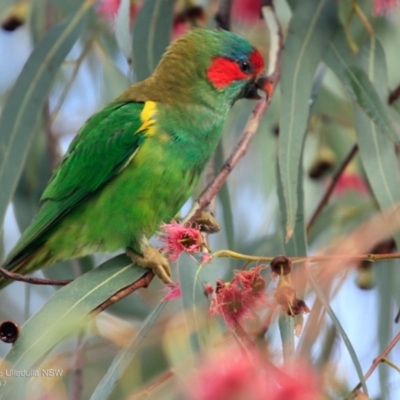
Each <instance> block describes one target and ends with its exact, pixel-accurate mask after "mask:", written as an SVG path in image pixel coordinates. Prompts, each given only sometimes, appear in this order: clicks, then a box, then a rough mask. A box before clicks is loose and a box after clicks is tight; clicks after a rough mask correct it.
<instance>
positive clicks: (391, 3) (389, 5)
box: [372, 0, 400, 15]
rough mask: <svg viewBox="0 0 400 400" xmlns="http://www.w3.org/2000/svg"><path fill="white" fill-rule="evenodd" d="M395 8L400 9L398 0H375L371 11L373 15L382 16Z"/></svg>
mask: <svg viewBox="0 0 400 400" xmlns="http://www.w3.org/2000/svg"><path fill="white" fill-rule="evenodd" d="M395 7H400V0H375V1H374V7H373V10H372V11H373V13H374V14H375V15H384V14H387V13H388V12H389V11H390V10H392V9H393V8H395Z"/></svg>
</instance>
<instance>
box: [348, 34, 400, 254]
mask: <svg viewBox="0 0 400 400" xmlns="http://www.w3.org/2000/svg"><path fill="white" fill-rule="evenodd" d="M362 55H364V56H363V57H362V60H361V61H362V64H363V65H364V66H365V68H366V69H367V73H368V77H369V79H370V80H371V81H372V82H373V83H374V84H375V87H377V88H385V87H386V82H387V77H386V69H387V68H386V61H385V54H384V51H383V48H382V45H381V44H380V42H379V40H378V39H377V38H375V37H373V38H372V40H371V41H370V42H369V45H368V46H366V47H365V49H363V52H362ZM378 90H379V89H378ZM380 91H381V97H384V95H385V93H384V90H380ZM354 103H355V104H354V123H355V128H356V133H357V142H358V146H359V149H360V156H361V161H362V164H363V167H364V170H365V173H366V175H367V178H368V181H369V183H370V185H371V188H372V191H373V194H374V196H375V198H376V200H377V201H378V204H379V207H380V208H381V210H386V209H388V208H389V207H394V206H395V205H396V204H398V203H399V202H400V171H399V167H398V160H397V156H396V150H395V145H394V143H393V141H392V140H391V139H389V138H388V137H387V136H386V135H383V134H382V132H381V129H380V127H379V126H378V125H376V124H375V123H374V121H373V120H371V119H370V118H368V116H367V115H366V114H365V113H364V112H363V110H362V109H361V107H360V106H359V105H358V104H357V103H356V102H355V101H354ZM398 218H400V215H398ZM394 237H395V238H396V243H397V247H398V248H400V234H399V233H397V234H395V235H394ZM371 250H372V249H371Z"/></svg>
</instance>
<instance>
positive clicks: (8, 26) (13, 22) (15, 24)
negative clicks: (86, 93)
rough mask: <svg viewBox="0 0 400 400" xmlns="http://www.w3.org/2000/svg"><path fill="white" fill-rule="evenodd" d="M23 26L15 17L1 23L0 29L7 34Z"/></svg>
mask: <svg viewBox="0 0 400 400" xmlns="http://www.w3.org/2000/svg"><path fill="white" fill-rule="evenodd" d="M23 24H24V21H23V20H21V19H19V18H17V17H9V18H7V19H6V20H4V21H3V22H2V23H1V28H2V29H3V30H5V31H7V32H13V31H15V30H16V29H18V28H19V27H20V26H22V25H23Z"/></svg>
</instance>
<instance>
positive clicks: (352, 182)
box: [333, 172, 369, 196]
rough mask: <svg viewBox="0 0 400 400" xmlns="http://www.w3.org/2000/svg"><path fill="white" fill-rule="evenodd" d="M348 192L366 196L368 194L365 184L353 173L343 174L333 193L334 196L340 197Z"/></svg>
mask: <svg viewBox="0 0 400 400" xmlns="http://www.w3.org/2000/svg"><path fill="white" fill-rule="evenodd" d="M350 191H354V192H357V193H359V194H360V195H367V194H368V192H369V190H368V186H367V184H366V183H365V181H364V180H363V179H362V178H361V177H360V175H357V174H355V173H354V172H345V173H344V174H343V175H342V176H341V177H340V178H339V181H338V182H337V184H336V186H335V188H334V190H333V193H334V194H335V195H336V196H341V195H343V194H345V193H348V192H350Z"/></svg>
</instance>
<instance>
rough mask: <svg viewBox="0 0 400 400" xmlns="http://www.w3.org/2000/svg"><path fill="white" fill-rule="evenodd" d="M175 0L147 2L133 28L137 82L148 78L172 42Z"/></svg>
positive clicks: (147, 0) (150, 0)
mask: <svg viewBox="0 0 400 400" xmlns="http://www.w3.org/2000/svg"><path fill="white" fill-rule="evenodd" d="M174 4H175V0H146V1H145V2H144V3H143V5H142V7H141V8H140V11H139V13H138V15H137V16H136V18H135V24H134V26H133V67H134V71H135V74H136V80H137V81H142V80H143V79H146V78H148V77H149V76H150V75H151V74H152V73H153V71H154V69H155V67H156V65H157V64H158V61H160V59H161V56H162V54H163V53H164V51H165V49H166V48H167V47H168V45H169V43H170V41H171V33H172V22H173V10H174Z"/></svg>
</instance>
